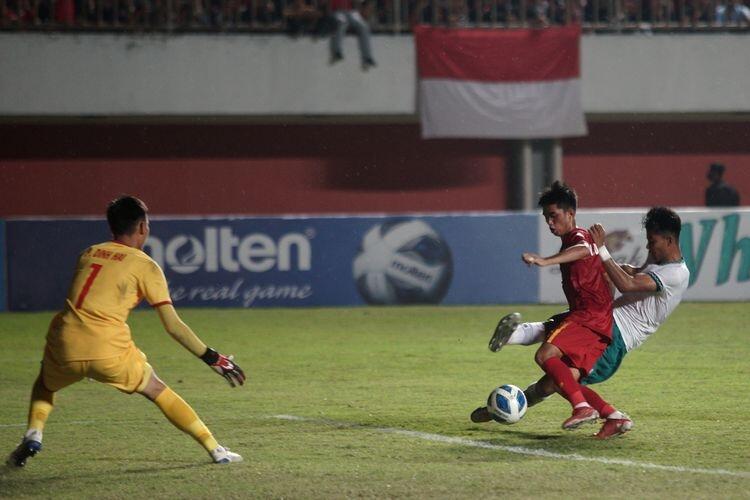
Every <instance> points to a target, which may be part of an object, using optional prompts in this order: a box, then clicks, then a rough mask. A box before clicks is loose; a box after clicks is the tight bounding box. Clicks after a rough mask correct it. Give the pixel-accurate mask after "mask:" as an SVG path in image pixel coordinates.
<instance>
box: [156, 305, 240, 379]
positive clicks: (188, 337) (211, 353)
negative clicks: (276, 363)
mask: <svg viewBox="0 0 750 500" xmlns="http://www.w3.org/2000/svg"><path fill="white" fill-rule="evenodd" d="M157 311H158V312H159V318H160V319H161V323H162V325H164V329H165V330H166V331H167V333H169V335H170V336H171V337H172V338H173V339H175V340H176V341H177V342H179V343H180V345H182V346H183V347H184V348H185V349H187V350H188V351H190V352H192V353H193V354H194V355H195V356H197V357H199V358H201V359H202V360H203V361H204V362H205V363H206V364H207V365H208V366H210V367H211V369H213V370H214V371H215V372H216V373H218V374H219V375H221V376H222V377H224V378H225V379H226V380H227V382H229V385H231V386H232V387H235V386H237V385H243V384H244V383H245V372H243V371H242V368H240V367H239V366H238V365H237V364H235V363H234V361H233V360H232V356H224V355H223V354H219V353H218V352H216V351H215V350H213V349H211V348H210V347H208V346H206V344H204V343H203V341H202V340H201V339H199V338H198V336H197V335H196V334H195V333H194V332H193V330H192V329H191V328H190V327H189V326H188V325H187V324H185V322H184V321H182V320H181V319H180V317H179V316H178V315H177V311H176V310H175V308H174V306H172V305H171V304H164V305H162V306H160V307H158V308H157Z"/></svg>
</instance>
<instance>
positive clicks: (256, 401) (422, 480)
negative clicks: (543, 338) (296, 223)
mask: <svg viewBox="0 0 750 500" xmlns="http://www.w3.org/2000/svg"><path fill="white" fill-rule="evenodd" d="M559 309H560V308H559V307H558V306H501V307H402V308H385V307H384V308H351V309H348V308H338V309H265V310H217V309H203V310H200V309H193V310H182V311H181V315H182V317H183V319H184V320H185V321H186V322H187V323H188V324H190V325H191V326H192V327H193V329H194V330H195V331H196V332H197V333H198V334H199V335H200V336H201V337H202V338H203V339H204V340H205V341H206V342H207V343H208V344H209V345H211V346H214V347H216V348H217V349H219V350H221V351H222V352H225V353H234V354H235V355H236V360H237V361H238V362H239V363H240V365H241V366H242V367H243V368H244V369H245V370H246V372H247V374H248V375H249V383H248V384H247V385H246V386H245V387H243V388H240V389H230V388H229V386H228V385H227V384H226V383H225V381H224V380H222V379H221V378H219V377H217V376H216V375H215V374H214V373H213V372H211V371H210V370H209V369H208V368H207V367H206V366H204V365H203V364H202V363H201V362H200V361H199V360H197V359H194V358H193V357H192V356H191V355H190V354H189V353H188V352H186V351H184V350H183V349H182V348H181V347H180V346H179V345H178V344H176V343H175V342H174V341H173V340H172V339H170V338H169V336H168V335H167V334H166V333H164V332H163V331H162V329H161V326H160V323H159V320H158V317H157V315H156V314H154V313H153V312H151V311H137V312H135V313H133V314H132V315H131V320H130V325H131V328H132V331H133V336H134V338H135V341H136V344H137V345H138V346H139V347H140V348H141V349H142V350H143V351H144V352H145V353H146V354H147V355H148V357H149V361H150V362H151V364H152V365H153V366H154V368H155V370H156V372H157V373H158V374H159V375H160V376H161V377H162V379H163V380H164V381H165V382H166V383H167V384H169V385H170V386H171V387H173V388H174V389H175V390H176V391H177V392H178V393H179V394H181V395H182V396H183V397H184V398H185V400H187V401H188V402H189V403H190V404H191V405H192V406H193V407H194V408H195V409H196V411H197V412H198V413H199V415H201V417H202V418H203V420H204V421H205V422H206V423H207V425H208V426H209V427H210V428H211V430H212V431H213V432H214V434H215V435H216V437H217V438H218V440H219V442H221V443H222V444H225V445H226V446H229V447H230V448H232V449H234V450H236V451H238V452H240V453H241V454H242V455H244V457H245V462H243V463H241V464H236V465H230V466H215V465H212V464H210V463H209V460H208V456H207V455H206V454H205V453H204V452H203V450H202V449H201V448H200V447H199V446H198V445H197V444H196V443H195V442H193V441H192V440H191V439H190V438H189V437H187V436H186V435H184V434H182V433H180V432H179V431H177V430H176V429H174V428H173V427H172V426H171V425H170V424H169V423H168V422H167V421H166V420H165V419H164V418H163V417H162V415H161V413H160V412H159V410H158V409H157V408H156V407H155V406H154V405H152V404H151V403H149V402H148V401H147V400H146V399H144V398H142V397H140V396H138V395H133V396H127V395H124V394H121V393H119V392H118V391H116V390H114V389H111V388H109V387H106V386H104V385H101V384H98V383H95V382H88V381H83V382H81V383H79V384H76V385H74V386H72V387H70V388H67V389H65V390H63V391H62V392H61V393H59V394H58V399H57V405H56V408H55V411H54V412H53V413H52V415H51V417H50V420H49V422H48V425H47V429H46V431H45V440H44V446H45V448H44V450H43V451H42V453H40V454H39V455H38V456H37V457H35V458H33V459H31V460H29V464H28V466H27V467H26V468H24V469H21V470H10V469H7V468H4V467H3V468H0V471H1V472H0V497H3V498H5V497H9V498H17V497H32V496H33V497H40V496H41V497H55V498H133V497H135V498H146V497H171V498H188V497H190V498H206V497H214V498H218V497H220V498H247V497H256V498H326V499H327V498H349V497H366V498H370V497H377V498H383V497H385V498H472V497H490V498H493V497H495V498H501V497H510V498H529V497H533V498H577V499H578V498H592V499H594V498H712V499H713V498H747V495H748V491H750V432H748V422H749V419H748V417H749V416H750V347H748V346H749V345H750V344H749V343H748V331H747V324H748V322H749V321H748V320H750V308H748V306H747V304H740V303H725V304H696V303H689V304H683V305H681V306H680V307H679V308H678V310H677V311H676V312H675V313H674V315H673V316H672V317H671V318H670V319H669V321H668V322H667V323H666V324H665V325H664V326H663V328H662V329H661V330H660V331H659V332H658V333H657V334H656V335H655V336H654V338H652V339H650V340H649V341H648V342H647V343H646V344H645V345H644V346H643V347H641V348H640V349H639V350H637V351H635V352H633V353H631V354H630V355H629V356H628V357H627V358H626V360H625V362H624V364H623V366H622V367H621V369H620V371H619V373H618V374H617V375H616V376H615V377H614V378H613V379H612V380H610V381H608V382H605V383H604V384H599V385H597V386H596V388H597V389H598V390H599V391H600V393H601V394H602V395H603V396H604V397H605V399H608V400H609V401H611V402H612V403H614V404H615V405H616V406H617V407H618V408H621V409H622V410H624V411H626V412H627V413H629V414H630V415H631V417H633V419H634V421H635V428H634V430H633V431H632V432H630V433H628V434H627V435H626V436H623V437H621V438H617V439H612V440H609V441H604V442H599V441H596V440H594V439H592V438H591V434H592V433H593V432H594V431H595V430H596V429H597V428H598V427H589V428H585V429H579V430H577V431H573V432H566V431H562V430H561V429H560V424H561V422H562V421H563V420H564V419H565V418H566V417H567V416H568V414H569V407H568V405H567V403H565V402H564V401H563V400H562V399H561V398H559V397H557V396H556V397H553V398H551V399H550V400H548V401H546V402H544V403H542V404H540V405H539V406H536V407H534V408H532V409H530V410H529V412H528V413H527V414H526V417H525V418H524V419H523V420H522V421H521V422H520V423H518V424H516V425H512V426H503V425H499V424H495V423H489V424H472V423H471V422H470V421H469V419H468V415H469V413H470V412H471V410H473V409H474V408H475V407H476V406H478V405H480V404H482V403H483V402H484V401H485V398H486V397H487V395H488V394H489V392H490V391H491V390H492V389H493V387H495V386H496V385H499V384H502V383H512V384H515V385H519V386H521V387H525V386H526V384H528V383H529V382H531V381H533V380H535V379H536V378H538V377H539V375H540V374H541V371H540V370H539V368H538V367H536V365H535V364H534V361H533V355H534V348H533V347H521V346H509V347H506V348H505V349H503V351H501V352H500V353H497V354H493V353H491V352H490V351H489V350H488V349H487V341H488V339H489V334H490V332H491V330H492V329H493V328H494V325H495V323H496V321H497V318H498V317H499V316H500V315H501V314H504V313H507V312H510V311H512V310H519V311H520V312H522V313H523V314H524V318H525V319H528V320H542V319H544V318H546V317H548V316H549V315H551V314H552V313H554V312H557V311H559ZM51 316H52V314H51V313H39V314H11V313H5V314H0V402H1V403H0V443H1V444H2V450H1V451H2V453H3V454H4V456H6V455H7V453H8V452H10V451H11V450H12V449H13V447H15V445H16V444H17V442H18V440H19V439H20V437H21V435H22V433H23V430H24V422H25V419H26V411H27V405H28V396H29V392H30V389H31V385H32V382H33V381H34V378H35V376H36V373H37V370H38V361H39V359H40V357H41V353H42V346H43V343H44V335H45V332H46V327H47V323H48V322H49V319H50V318H51ZM278 415H289V416H294V417H301V418H304V419H301V420H290V419H280V418H277V417H276V416H278ZM402 431H417V432H420V433H423V434H407V433H404V432H402ZM448 438H457V439H454V440H449V439H448ZM440 439H442V441H441V440H440ZM481 446H485V447H481ZM534 453H540V454H537V455H535V454H534ZM545 454H546V455H545ZM581 459H585V460H581ZM662 466H666V467H662Z"/></svg>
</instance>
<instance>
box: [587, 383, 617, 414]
mask: <svg viewBox="0 0 750 500" xmlns="http://www.w3.org/2000/svg"><path fill="white" fill-rule="evenodd" d="M581 392H582V393H583V397H585V398H586V401H587V402H588V404H590V405H591V406H592V407H593V408H594V409H595V410H596V411H598V412H599V416H600V417H602V418H607V417H608V416H609V415H611V414H612V413H614V412H615V411H616V410H615V408H614V406H612V405H611V404H609V403H607V402H606V401H604V400H603V399H602V397H601V396H599V394H597V393H596V392H595V391H594V390H593V389H591V388H590V387H588V386H585V385H582V386H581Z"/></svg>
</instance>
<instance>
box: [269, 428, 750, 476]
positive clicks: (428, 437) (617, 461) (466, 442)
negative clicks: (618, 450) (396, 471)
mask: <svg viewBox="0 0 750 500" xmlns="http://www.w3.org/2000/svg"><path fill="white" fill-rule="evenodd" d="M271 418H275V419H278V420H291V421H297V422H307V423H314V424H324V425H333V426H340V427H346V428H352V429H365V430H369V431H373V432H381V433H384V434H396V435H399V436H406V437H411V438H416V439H422V440H424V441H432V442H437V443H446V444H453V445H458V446H467V447H471V448H482V449H486V450H500V451H505V452H508V453H516V454H519V455H529V456H534V457H542V458H551V459H555V460H569V461H574V462H595V463H600V464H607V465H622V466H624V467H638V468H642V469H654V470H662V471H667V472H683V473H689V474H712V475H719V476H733V477H744V478H750V472H745V471H733V470H727V469H702V468H696V467H681V466H679V465H662V464H654V463H650V462H636V461H634V460H624V459H621V458H606V457H586V456H583V455H579V454H577V453H557V452H554V451H548V450H544V449H537V448H524V447H522V446H503V445H499V444H492V443H487V442H484V441H476V440H474V439H465V438H459V437H452V436H445V435H442V434H431V433H429V432H420V431H410V430H407V429H397V428H394V427H369V426H366V425H362V424H355V423H349V422H337V421H335V420H321V419H314V418H307V417H298V416H295V415H273V416H272V417H271Z"/></svg>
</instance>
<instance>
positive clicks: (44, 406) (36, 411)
mask: <svg viewBox="0 0 750 500" xmlns="http://www.w3.org/2000/svg"><path fill="white" fill-rule="evenodd" d="M54 404H55V393H54V392H50V391H48V390H47V389H46V388H45V387H44V384H43V383H42V379H41V377H40V378H38V379H36V382H34V388H33V389H32V390H31V404H29V418H28V424H29V426H28V430H37V431H39V432H40V433H41V432H42V431H43V430H44V424H46V423H47V418H48V417H49V414H50V412H51V411H52V407H53V405H54Z"/></svg>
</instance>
